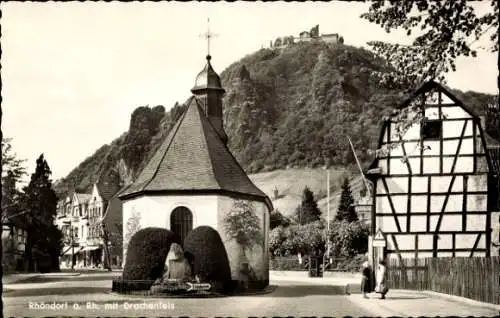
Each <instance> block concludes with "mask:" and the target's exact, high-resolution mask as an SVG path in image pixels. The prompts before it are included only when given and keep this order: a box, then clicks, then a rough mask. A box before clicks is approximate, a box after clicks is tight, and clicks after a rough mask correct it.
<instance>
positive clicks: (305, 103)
mask: <svg viewBox="0 0 500 318" xmlns="http://www.w3.org/2000/svg"><path fill="white" fill-rule="evenodd" d="M202 67H203V65H200V69H201V68H202ZM384 67H385V63H384V62H383V61H382V60H381V59H379V58H376V57H375V56H374V55H373V54H372V53H371V52H369V51H367V50H364V49H362V48H355V47H352V46H347V45H335V44H327V43H323V42H307V43H299V44H297V45H294V46H291V47H289V48H286V49H261V50H259V51H257V52H255V53H253V54H250V55H247V56H245V57H244V58H242V59H241V60H240V61H237V62H235V63H233V64H232V65H230V66H229V67H228V68H227V69H226V70H224V71H223V72H222V73H220V75H221V81H222V84H223V86H224V88H225V89H226V95H225V98H224V124H225V129H226V132H227V135H228V137H229V144H228V145H229V147H230V149H231V150H232V152H233V153H234V155H235V157H236V158H237V159H238V161H239V162H240V163H241V164H242V166H243V167H244V168H245V169H246V171H247V172H249V173H259V172H261V173H259V174H257V175H255V176H253V177H252V179H254V180H255V182H256V184H257V185H258V186H261V187H262V188H263V190H264V191H265V192H266V193H267V194H269V195H270V197H272V195H273V189H274V186H275V185H276V186H278V188H282V190H283V191H285V192H286V191H290V194H292V192H293V193H296V194H298V195H300V194H301V190H302V189H303V186H302V185H303V184H304V183H305V181H304V180H301V179H303V178H304V175H307V174H308V173H309V174H310V176H311V182H310V183H314V184H316V183H318V184H319V183H324V182H325V181H321V180H325V177H324V176H323V175H321V173H324V171H322V170H321V169H320V168H321V167H322V166H324V165H328V166H330V167H335V169H334V170H335V171H338V172H339V175H340V174H342V173H341V171H343V170H345V168H348V170H350V171H351V172H352V171H355V168H354V167H353V166H352V165H353V163H354V158H353V155H352V151H351V149H350V148H349V144H348V139H347V136H350V138H351V139H352V142H353V144H354V147H355V149H356V152H357V155H358V156H359V158H360V160H361V161H362V163H364V164H366V163H367V162H368V161H370V160H371V159H372V156H373V155H372V152H371V150H374V148H375V147H376V141H377V139H378V134H379V122H380V120H381V118H382V116H384V115H386V114H389V113H390V112H391V109H392V108H393V107H394V106H396V105H397V104H398V103H399V102H400V101H401V100H402V99H403V98H404V97H405V96H404V95H403V94H402V93H401V90H400V89H395V88H388V87H382V86H380V84H379V82H378V81H377V80H376V78H375V77H374V76H373V72H374V71H382V72H383V71H384ZM195 75H196V74H193V77H195ZM188 89H190V88H189V87H186V91H187V90H188ZM458 93H459V97H460V98H462V99H463V100H464V101H465V102H466V103H467V104H469V106H470V107H471V108H472V109H473V110H475V111H476V112H477V113H479V114H484V113H485V110H486V107H487V105H488V102H490V100H492V96H490V95H486V94H479V93H474V92H467V93H461V92H458ZM184 109H185V106H184V105H181V104H176V105H175V106H174V107H173V108H171V109H170V111H168V112H167V111H165V108H164V107H163V106H156V107H153V108H150V107H139V108H137V109H136V110H135V111H134V112H133V113H132V115H131V121H130V127H129V130H128V131H127V132H126V133H124V134H123V135H122V136H120V137H119V138H117V139H116V140H114V141H113V142H112V143H111V144H110V145H104V146H102V147H101V148H99V149H98V150H97V151H96V152H95V153H94V154H93V155H91V156H90V157H88V158H87V159H85V160H84V161H83V162H82V163H81V164H80V165H79V166H78V167H76V168H75V169H74V170H73V171H71V172H70V174H69V175H68V176H67V177H66V178H64V179H62V180H59V181H58V182H57V185H56V189H57V191H58V193H59V194H60V195H61V196H62V195H64V194H66V193H68V192H69V191H72V190H73V189H77V190H80V191H88V190H89V189H90V186H91V184H92V182H95V181H96V180H97V179H101V180H105V181H106V180H107V181H109V182H114V183H120V184H127V183H130V182H132V181H133V180H134V178H136V177H137V175H138V173H139V172H140V171H141V169H142V168H143V167H144V165H145V163H146V162H147V160H148V159H149V158H151V156H152V155H153V153H154V151H155V150H156V149H157V148H158V146H159V145H160V143H161V142H162V141H163V139H164V138H165V137H166V135H167V134H168V132H169V131H170V129H171V128H172V127H173V125H174V123H175V121H176V120H177V119H178V118H179V116H180V115H181V114H182V112H183V111H184ZM293 168H297V169H296V170H290V169H293ZM303 168H310V169H309V170H307V169H303ZM312 168H316V169H312ZM287 169H289V170H287ZM276 170H279V172H275V173H274V174H273V172H272V171H276ZM312 171H317V172H314V173H312ZM264 172H267V173H264ZM280 176H281V177H282V178H281V177H280ZM336 177H337V174H332V180H333V181H332V184H334V183H333V182H334V181H335V180H336ZM279 178H281V180H282V181H278V180H279ZM259 180H262V182H260V181H259ZM313 180H316V181H313ZM280 182H281V183H282V184H277V183H280ZM309 186H312V188H313V191H315V189H314V187H315V186H314V185H312V184H310V185H309ZM292 187H297V189H293V191H292V190H291V188H292ZM332 187H333V185H332ZM289 188H290V190H287V189H289ZM319 188H320V187H319V186H318V190H317V191H318V193H317V192H316V191H315V193H316V194H317V196H318V197H323V196H324V195H325V192H326V191H323V193H320V189H319ZM332 191H333V190H332ZM285 205H286V204H285Z"/></svg>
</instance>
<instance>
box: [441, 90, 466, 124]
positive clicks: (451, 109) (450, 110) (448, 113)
mask: <svg viewBox="0 0 500 318" xmlns="http://www.w3.org/2000/svg"><path fill="white" fill-rule="evenodd" d="M443 96H444V95H443ZM443 116H444V117H445V118H448V119H453V118H471V116H470V115H469V114H468V113H467V112H466V111H465V110H464V109H463V108H462V107H461V106H446V107H443Z"/></svg>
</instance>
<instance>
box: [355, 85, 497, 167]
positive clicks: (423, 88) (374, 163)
mask: <svg viewBox="0 0 500 318" xmlns="http://www.w3.org/2000/svg"><path fill="white" fill-rule="evenodd" d="M432 89H437V90H438V91H440V92H441V93H443V94H445V95H446V96H447V97H448V98H450V99H451V100H452V101H453V102H454V103H455V104H457V105H459V106H460V107H462V108H463V109H464V110H465V111H466V112H467V113H469V115H471V116H472V117H474V118H479V117H480V116H479V115H478V114H477V113H476V112H475V111H473V110H472V109H470V108H469V107H468V106H466V105H465V104H464V103H463V102H462V101H461V100H460V99H458V98H457V97H456V96H455V95H454V94H453V93H452V92H451V89H449V88H447V87H446V86H444V85H443V84H440V83H437V82H435V81H434V80H430V81H427V82H425V83H423V84H421V85H420V86H419V87H418V88H417V89H416V90H415V91H414V92H412V93H411V94H410V95H409V97H408V98H407V99H405V100H404V102H402V103H401V104H400V105H399V106H398V107H397V108H398V109H403V108H405V107H407V106H408V105H409V104H410V103H411V102H412V101H413V100H414V99H415V98H416V97H417V96H419V95H421V94H423V93H426V92H428V91H430V90H432ZM386 125H387V121H383V123H382V128H381V130H380V136H379V141H378V144H377V148H380V147H381V145H382V137H383V134H384V130H385V128H386ZM479 129H480V136H483V137H482V138H484V139H483V143H484V145H485V147H486V148H488V146H489V145H491V144H493V145H497V144H498V143H497V142H496V141H495V142H492V141H491V140H494V138H492V137H490V136H489V135H488V134H487V133H486V131H485V129H483V127H481V126H480V128H479ZM489 142H491V144H490V143H489ZM490 155H491V154H490V152H489V151H486V158H487V161H488V166H489V167H490V169H494V167H492V165H491V160H490ZM377 163H378V158H376V157H375V158H374V159H373V161H372V162H371V163H370V164H369V166H368V168H367V169H366V170H370V169H373V168H375V167H376V166H377ZM366 172H367V171H365V174H366Z"/></svg>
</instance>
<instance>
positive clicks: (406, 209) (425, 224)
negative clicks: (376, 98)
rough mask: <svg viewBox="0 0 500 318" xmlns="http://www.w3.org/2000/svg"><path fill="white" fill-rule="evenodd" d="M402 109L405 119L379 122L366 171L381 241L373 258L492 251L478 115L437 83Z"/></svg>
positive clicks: (490, 193)
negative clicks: (374, 150) (375, 149)
mask: <svg viewBox="0 0 500 318" xmlns="http://www.w3.org/2000/svg"><path fill="white" fill-rule="evenodd" d="M400 109H405V110H406V114H407V115H408V117H407V119H406V120H401V117H399V119H398V120H395V119H394V118H390V119H388V120H386V121H384V123H383V127H382V131H381V134H380V139H379V144H378V149H381V150H385V151H380V153H379V154H378V156H377V159H376V160H375V161H374V162H373V163H372V165H371V166H370V168H369V171H368V177H369V178H370V179H371V180H372V181H373V184H374V191H373V206H372V223H371V231H372V234H373V235H375V233H377V234H378V235H377V237H378V238H377V239H378V240H380V237H381V236H383V238H384V239H385V242H383V244H373V245H372V246H373V247H371V248H372V249H373V250H372V252H373V254H372V255H374V260H376V259H377V258H381V257H387V258H389V259H391V258H399V259H402V258H425V257H461V256H462V257H470V256H483V257H484V256H489V255H490V252H491V246H492V244H491V229H492V219H491V211H492V210H493V209H494V208H493V203H492V202H493V201H494V200H495V197H498V193H495V192H498V190H495V188H496V187H495V185H494V183H495V181H494V179H495V176H494V173H493V167H494V166H493V164H492V158H491V157H490V155H489V154H488V151H487V150H486V148H487V147H486V142H485V133H484V132H483V127H482V126H481V119H480V117H478V116H477V115H476V114H474V113H473V111H471V110H470V109H469V108H468V107H467V106H466V105H464V103H462V102H461V101H460V100H459V99H457V98H456V97H455V96H454V95H453V94H452V93H451V92H450V91H449V90H447V89H446V88H445V87H443V86H442V85H440V84H438V83H436V82H434V81H430V82H427V83H425V84H424V85H422V86H421V87H420V88H419V89H418V90H417V91H416V92H415V93H414V94H413V95H412V96H411V97H410V98H409V99H408V100H407V101H406V102H404V103H403V104H402V105H401V106H400ZM401 113H405V112H400V114H401ZM419 116H420V117H419ZM412 118H414V119H415V120H414V121H412ZM404 122H406V123H408V122H410V123H411V122H413V124H411V125H408V127H404ZM378 232H379V233H378ZM377 239H376V240H377ZM378 243H381V242H380V241H379V242H378ZM380 247H385V248H384V249H383V250H382V249H381V248H380ZM381 253H383V255H381Z"/></svg>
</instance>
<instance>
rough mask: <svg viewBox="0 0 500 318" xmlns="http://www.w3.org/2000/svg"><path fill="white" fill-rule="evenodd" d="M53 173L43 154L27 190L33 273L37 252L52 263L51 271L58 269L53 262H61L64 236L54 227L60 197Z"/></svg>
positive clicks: (29, 255) (25, 205)
mask: <svg viewBox="0 0 500 318" xmlns="http://www.w3.org/2000/svg"><path fill="white" fill-rule="evenodd" d="M51 174H52V172H51V171H50V167H49V165H48V163H47V161H46V160H45V158H44V156H43V154H41V155H40V157H38V159H37V160H36V168H35V173H33V174H32V175H31V180H30V183H29V184H28V186H26V187H25V188H24V195H23V208H24V209H25V211H26V216H27V217H26V219H27V224H26V226H27V230H28V237H27V240H26V256H27V259H28V267H29V270H31V271H32V270H34V255H33V252H34V251H36V252H38V253H39V254H40V255H46V256H48V257H49V258H50V259H51V260H52V263H51V264H50V267H51V269H55V268H56V267H57V264H54V263H53V262H54V261H55V260H57V263H58V262H59V260H58V257H59V255H60V250H58V247H60V245H61V243H60V241H61V239H62V235H60V233H57V231H59V230H58V229H57V228H56V227H55V226H54V225H53V222H54V217H55V215H56V208H57V196H56V193H55V192H54V190H53V189H52V180H51V179H50V175H51ZM60 236H61V237H60ZM48 266H49V265H48Z"/></svg>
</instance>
